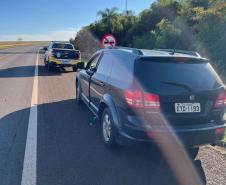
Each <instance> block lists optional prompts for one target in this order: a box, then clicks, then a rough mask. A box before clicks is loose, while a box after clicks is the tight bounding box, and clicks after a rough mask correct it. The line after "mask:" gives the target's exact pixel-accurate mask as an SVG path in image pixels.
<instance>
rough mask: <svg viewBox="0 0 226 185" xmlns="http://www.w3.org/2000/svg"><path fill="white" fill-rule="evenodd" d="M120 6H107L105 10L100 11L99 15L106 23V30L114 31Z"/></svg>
mask: <svg viewBox="0 0 226 185" xmlns="http://www.w3.org/2000/svg"><path fill="white" fill-rule="evenodd" d="M117 11H118V8H116V7H113V8H111V9H109V8H106V9H105V10H104V11H99V12H98V13H97V15H98V16H101V22H102V23H104V24H105V25H106V31H108V32H109V33H113V32H114V30H115V26H116V22H117V16H118V14H117Z"/></svg>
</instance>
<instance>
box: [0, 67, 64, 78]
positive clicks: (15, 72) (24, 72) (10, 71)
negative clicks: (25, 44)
mask: <svg viewBox="0 0 226 185" xmlns="http://www.w3.org/2000/svg"><path fill="white" fill-rule="evenodd" d="M38 70H39V74H38V75H39V76H57V75H62V70H60V69H58V68H56V69H55V70H54V71H48V70H47V68H46V67H45V66H43V65H40V66H39V67H38ZM34 71H35V66H18V67H12V68H6V69H0V78H25V77H33V76H34Z"/></svg>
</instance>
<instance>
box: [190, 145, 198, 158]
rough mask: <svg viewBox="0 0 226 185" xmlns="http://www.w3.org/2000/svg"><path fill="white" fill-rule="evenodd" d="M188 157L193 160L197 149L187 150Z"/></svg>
mask: <svg viewBox="0 0 226 185" xmlns="http://www.w3.org/2000/svg"><path fill="white" fill-rule="evenodd" d="M187 151H188V155H189V157H190V158H191V159H195V158H196V157H197V155H198V153H199V147H196V148H189V149H188V150H187Z"/></svg>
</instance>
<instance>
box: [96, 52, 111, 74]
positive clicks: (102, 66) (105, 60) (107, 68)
mask: <svg viewBox="0 0 226 185" xmlns="http://www.w3.org/2000/svg"><path fill="white" fill-rule="evenodd" d="M112 60H113V59H112V55H111V54H104V55H103V57H102V59H101V61H100V63H99V65H98V68H97V73H99V74H102V75H109V74H110V72H111V69H112Z"/></svg>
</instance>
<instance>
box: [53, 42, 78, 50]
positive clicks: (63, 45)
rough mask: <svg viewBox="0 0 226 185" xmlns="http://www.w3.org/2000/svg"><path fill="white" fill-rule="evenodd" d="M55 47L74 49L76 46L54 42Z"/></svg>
mask: <svg viewBox="0 0 226 185" xmlns="http://www.w3.org/2000/svg"><path fill="white" fill-rule="evenodd" d="M52 48H53V49H74V47H73V46H72V45H71V44H60V43H57V44H53V47H52Z"/></svg>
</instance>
